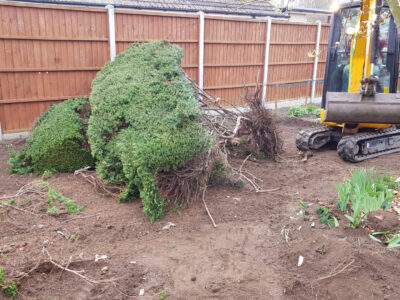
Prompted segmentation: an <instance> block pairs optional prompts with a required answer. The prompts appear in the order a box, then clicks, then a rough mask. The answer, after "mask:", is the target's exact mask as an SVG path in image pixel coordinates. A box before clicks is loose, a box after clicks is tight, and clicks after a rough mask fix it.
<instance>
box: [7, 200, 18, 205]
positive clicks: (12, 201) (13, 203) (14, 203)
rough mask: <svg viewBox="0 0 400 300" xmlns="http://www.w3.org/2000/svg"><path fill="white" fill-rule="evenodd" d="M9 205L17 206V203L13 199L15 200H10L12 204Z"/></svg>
mask: <svg viewBox="0 0 400 300" xmlns="http://www.w3.org/2000/svg"><path fill="white" fill-rule="evenodd" d="M8 204H10V205H17V201H15V200H14V199H13V200H10V202H8Z"/></svg>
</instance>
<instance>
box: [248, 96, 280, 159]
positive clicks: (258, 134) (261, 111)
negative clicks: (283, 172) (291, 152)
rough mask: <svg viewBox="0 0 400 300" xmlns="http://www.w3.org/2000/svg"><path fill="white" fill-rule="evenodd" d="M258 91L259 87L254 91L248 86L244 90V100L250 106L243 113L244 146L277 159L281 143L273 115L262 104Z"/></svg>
mask: <svg viewBox="0 0 400 300" xmlns="http://www.w3.org/2000/svg"><path fill="white" fill-rule="evenodd" d="M260 92H261V89H259V88H256V90H255V92H254V93H251V92H250V91H249V90H248V88H246V90H245V97H244V100H245V101H246V103H247V105H248V106H249V108H250V110H249V111H248V112H246V113H244V115H245V117H246V119H244V121H243V127H244V130H245V131H246V132H247V134H248V136H247V138H246V147H247V149H248V151H250V152H252V153H263V154H264V155H265V157H267V158H269V159H272V160H277V158H278V157H279V154H280V153H281V152H282V146H283V143H282V139H281V137H280V134H279V132H278V130H277V128H276V125H275V124H276V122H275V117H274V115H273V114H272V112H271V111H270V110H268V109H266V108H265V107H264V106H263V104H262V101H261V97H260Z"/></svg>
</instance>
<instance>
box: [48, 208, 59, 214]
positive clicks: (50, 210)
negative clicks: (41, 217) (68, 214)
mask: <svg viewBox="0 0 400 300" xmlns="http://www.w3.org/2000/svg"><path fill="white" fill-rule="evenodd" d="M46 213H47V214H49V215H57V214H58V208H57V207H55V206H52V207H49V208H48V209H46Z"/></svg>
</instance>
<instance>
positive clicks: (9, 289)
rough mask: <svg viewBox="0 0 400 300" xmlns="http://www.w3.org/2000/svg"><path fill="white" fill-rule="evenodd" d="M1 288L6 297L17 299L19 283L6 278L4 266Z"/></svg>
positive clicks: (2, 268)
mask: <svg viewBox="0 0 400 300" xmlns="http://www.w3.org/2000/svg"><path fill="white" fill-rule="evenodd" d="M0 290H1V291H2V292H3V294H4V295H5V296H6V297H9V298H11V299H15V297H17V291H18V288H17V284H16V283H15V281H11V282H10V281H6V280H5V278H4V267H0Z"/></svg>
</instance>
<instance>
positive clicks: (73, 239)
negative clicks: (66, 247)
mask: <svg viewBox="0 0 400 300" xmlns="http://www.w3.org/2000/svg"><path fill="white" fill-rule="evenodd" d="M77 240H79V236H77V235H75V234H71V236H70V237H69V241H70V242H71V243H73V242H75V241H77Z"/></svg>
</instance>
